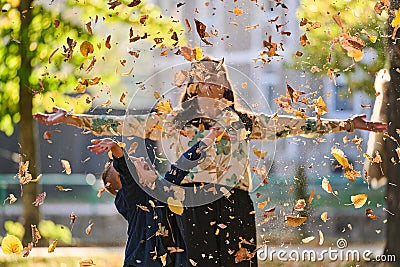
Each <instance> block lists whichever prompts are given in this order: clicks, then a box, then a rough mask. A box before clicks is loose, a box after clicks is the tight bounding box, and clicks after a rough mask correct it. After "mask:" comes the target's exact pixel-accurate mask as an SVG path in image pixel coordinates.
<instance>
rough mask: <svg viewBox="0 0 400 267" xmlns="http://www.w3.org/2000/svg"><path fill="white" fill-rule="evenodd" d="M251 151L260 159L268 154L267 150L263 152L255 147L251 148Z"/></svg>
mask: <svg viewBox="0 0 400 267" xmlns="http://www.w3.org/2000/svg"><path fill="white" fill-rule="evenodd" d="M253 153H254V155H256V156H257V157H258V158H260V159H263V158H265V157H266V156H267V155H268V152H267V151H265V152H263V151H261V150H258V149H257V148H255V147H254V148H253Z"/></svg>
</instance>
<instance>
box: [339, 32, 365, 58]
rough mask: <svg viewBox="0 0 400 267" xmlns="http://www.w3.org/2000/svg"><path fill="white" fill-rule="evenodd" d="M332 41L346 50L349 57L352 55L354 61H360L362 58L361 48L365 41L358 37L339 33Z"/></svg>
mask: <svg viewBox="0 0 400 267" xmlns="http://www.w3.org/2000/svg"><path fill="white" fill-rule="evenodd" d="M333 42H334V43H335V42H339V44H340V45H341V46H342V48H343V49H344V50H346V51H347V53H348V55H349V56H350V57H353V58H354V60H355V61H360V60H361V59H362V58H363V52H362V50H363V48H364V47H365V43H364V41H363V40H361V39H360V38H358V37H354V36H351V35H348V34H346V33H341V34H340V35H339V36H338V37H337V38H335V39H334V40H333Z"/></svg>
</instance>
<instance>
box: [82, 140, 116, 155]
mask: <svg viewBox="0 0 400 267" xmlns="http://www.w3.org/2000/svg"><path fill="white" fill-rule="evenodd" d="M91 143H92V144H93V145H92V146H88V149H89V150H90V151H91V152H94V153H96V154H102V153H105V152H108V151H111V153H112V154H113V156H114V157H115V158H120V157H122V156H124V151H123V150H122V148H121V147H120V146H119V145H118V143H117V142H116V141H114V140H112V139H111V138H103V139H93V140H91Z"/></svg>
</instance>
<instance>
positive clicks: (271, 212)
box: [264, 207, 275, 217]
mask: <svg viewBox="0 0 400 267" xmlns="http://www.w3.org/2000/svg"><path fill="white" fill-rule="evenodd" d="M274 212H275V207H272V208H269V209H266V210H265V211H264V217H268V216H269V215H272V214H273V213H274Z"/></svg>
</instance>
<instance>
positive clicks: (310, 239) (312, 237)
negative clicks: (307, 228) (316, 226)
mask: <svg viewBox="0 0 400 267" xmlns="http://www.w3.org/2000/svg"><path fill="white" fill-rule="evenodd" d="M314 239H315V236H309V237H306V238H303V239H302V240H301V242H303V243H304V244H307V243H310V242H311V241H313V240H314Z"/></svg>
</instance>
